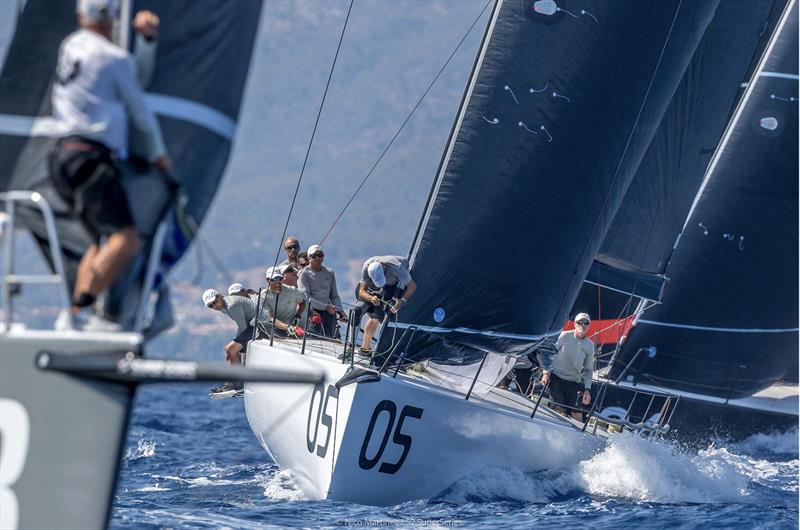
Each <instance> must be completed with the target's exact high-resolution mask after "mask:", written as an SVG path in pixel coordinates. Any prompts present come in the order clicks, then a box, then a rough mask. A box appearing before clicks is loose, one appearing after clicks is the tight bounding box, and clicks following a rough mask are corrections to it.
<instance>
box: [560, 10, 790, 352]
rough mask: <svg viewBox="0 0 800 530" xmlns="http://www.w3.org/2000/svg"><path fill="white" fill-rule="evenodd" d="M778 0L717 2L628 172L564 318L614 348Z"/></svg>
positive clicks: (661, 257)
mask: <svg viewBox="0 0 800 530" xmlns="http://www.w3.org/2000/svg"><path fill="white" fill-rule="evenodd" d="M785 5H786V2H785V0H777V1H773V0H761V1H753V2H722V3H721V4H720V5H719V7H718V8H717V10H716V12H715V13H714V18H713V19H712V20H711V23H710V24H709V26H708V29H707V30H706V33H705V35H704V36H703V38H702V40H701V41H700V44H699V45H698V47H697V51H696V52H695V55H694V57H693V58H692V61H691V63H690V64H689V67H688V68H687V69H686V72H685V73H684V75H683V79H682V80H681V83H680V85H679V86H678V89H677V90H676V92H675V95H674V96H673V98H672V101H671V103H670V106H669V108H668V109H667V111H666V113H665V114H664V117H663V119H662V120H661V124H660V126H659V128H658V131H657V132H656V134H655V136H654V137H653V141H652V142H651V144H650V147H649V148H648V150H647V153H646V154H645V157H644V159H643V160H642V163H641V165H640V166H639V170H638V171H637V172H636V175H635V177H634V178H633V181H632V182H631V185H630V187H629V188H628V191H627V193H626V194H625V198H624V199H623V200H622V203H621V205H620V207H619V209H618V210H617V213H616V215H615V217H614V221H613V222H612V224H611V227H610V228H609V230H608V233H607V234H606V236H605V239H604V240H603V243H602V245H601V246H600V249H599V250H598V254H597V256H595V262H594V263H593V264H592V267H591V269H590V270H589V274H588V276H587V278H586V284H585V285H584V286H583V287H582V288H581V292H580V295H579V296H578V298H577V299H576V301H575V303H574V304H573V308H572V311H571V315H575V314H577V313H579V312H587V313H589V314H590V315H591V316H592V318H593V319H594V322H593V325H592V327H591V329H590V335H591V337H592V340H594V341H595V343H603V344H613V345H615V344H616V343H617V342H618V341H619V339H620V338H621V337H622V336H623V335H624V334H625V331H626V328H627V326H628V324H629V322H627V321H625V320H623V319H625V318H626V317H629V316H630V315H632V314H633V312H634V310H635V309H636V307H637V304H638V302H639V300H638V298H637V299H631V297H630V295H634V296H636V297H642V298H647V299H649V300H660V299H661V296H662V294H663V289H664V283H665V280H666V270H667V265H668V263H669V257H670V255H671V253H672V249H673V247H674V245H675V241H676V239H677V237H678V234H679V233H680V231H681V229H682V227H683V223H684V221H685V220H686V216H687V214H688V213H689V207H690V206H691V204H692V201H693V200H694V197H695V195H696V194H697V190H698V189H699V187H700V184H701V182H702V180H703V176H704V175H705V172H706V169H707V168H708V165H709V163H710V161H711V157H712V156H713V154H714V151H715V148H716V146H717V145H718V144H719V141H720V139H721V138H722V134H723V133H724V131H725V127H726V125H727V124H728V122H729V121H730V118H731V116H732V115H733V112H734V110H735V109H736V103H737V102H738V100H739V99H740V98H741V96H742V94H743V93H744V88H743V85H744V86H746V81H747V80H748V79H749V78H750V76H751V75H752V73H753V70H754V69H755V67H756V65H757V63H758V59H759V58H760V57H761V55H762V54H763V51H764V48H765V47H766V44H767V42H768V41H769V37H770V35H771V32H772V31H773V30H774V28H775V25H776V24H777V22H778V20H779V19H780V16H781V13H782V12H783V8H784V7H785Z"/></svg>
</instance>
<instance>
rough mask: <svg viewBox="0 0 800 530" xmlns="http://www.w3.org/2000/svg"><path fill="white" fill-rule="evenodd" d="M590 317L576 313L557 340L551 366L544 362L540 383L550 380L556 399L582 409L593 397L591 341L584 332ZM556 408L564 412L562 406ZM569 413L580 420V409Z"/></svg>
mask: <svg viewBox="0 0 800 530" xmlns="http://www.w3.org/2000/svg"><path fill="white" fill-rule="evenodd" d="M590 323H591V319H590V318H589V315H587V314H586V313H578V314H577V315H576V316H575V329H573V330H570V331H563V332H561V335H559V337H558V340H556V348H557V349H558V353H557V354H556V356H555V359H553V362H552V366H551V367H547V366H544V368H545V369H544V370H543V372H542V384H545V385H546V384H547V383H548V381H549V382H550V387H549V389H550V397H551V398H552V399H553V401H554V402H555V403H560V404H562V405H567V406H569V407H575V408H579V409H582V408H583V407H586V406H588V405H589V403H590V402H591V400H592V393H591V388H592V372H593V370H594V343H593V342H592V341H591V340H590V339H589V337H587V336H586V333H587V331H588V330H589V324H590ZM556 410H558V411H559V412H561V413H562V414H563V413H564V409H563V408H562V407H556ZM572 417H573V418H575V419H576V420H578V421H582V419H583V416H582V413H581V411H579V410H573V411H572Z"/></svg>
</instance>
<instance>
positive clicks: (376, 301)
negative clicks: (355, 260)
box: [353, 256, 417, 355]
mask: <svg viewBox="0 0 800 530" xmlns="http://www.w3.org/2000/svg"><path fill="white" fill-rule="evenodd" d="M416 291H417V284H416V283H415V282H414V280H413V279H412V278H411V272H410V271H409V266H408V260H407V259H406V258H404V257H402V256H375V257H372V258H369V259H368V260H367V261H365V262H364V265H363V266H362V267H361V281H359V282H358V286H357V287H356V300H358V302H357V303H356V307H355V311H354V312H353V316H354V318H355V322H356V324H360V323H361V316H362V315H363V314H364V313H367V314H368V315H369V316H370V319H369V322H367V324H366V325H365V326H364V341H363V342H362V346H361V353H362V355H371V354H372V346H371V344H372V336H373V335H374V334H375V330H376V329H377V328H378V324H379V323H380V322H381V321H382V320H383V319H384V317H385V311H384V307H387V308H390V309H389V312H390V313H392V314H396V313H397V312H398V311H400V309H401V308H402V307H403V306H404V305H405V304H406V302H408V300H409V298H411V297H412V296H413V295H414V293H415V292H416Z"/></svg>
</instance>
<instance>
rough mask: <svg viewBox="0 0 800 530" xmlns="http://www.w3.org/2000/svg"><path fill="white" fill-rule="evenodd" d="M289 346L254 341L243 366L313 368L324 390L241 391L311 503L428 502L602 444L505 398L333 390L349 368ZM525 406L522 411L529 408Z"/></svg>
mask: <svg viewBox="0 0 800 530" xmlns="http://www.w3.org/2000/svg"><path fill="white" fill-rule="evenodd" d="M310 349H311V348H308V347H307V348H306V353H305V355H299V348H297V347H295V346H294V345H291V344H285V343H284V344H280V343H276V344H275V346H273V347H270V346H269V342H268V341H256V342H253V343H251V344H250V346H249V348H248V351H249V353H248V358H247V364H248V366H252V367H259V368H261V367H263V368H277V367H280V368H283V369H286V368H291V367H298V368H300V367H302V368H305V369H308V368H313V369H318V370H321V371H323V372H324V373H325V374H326V375H327V381H326V383H325V385H318V386H317V387H311V386H308V385H279V384H248V385H246V386H245V409H246V411H247V418H248V421H249V422H250V426H251V428H252V429H253V432H254V433H255V435H256V437H257V438H258V440H259V441H260V442H261V444H262V445H263V446H264V448H265V449H266V451H267V452H268V453H269V454H270V455H271V456H272V458H273V459H274V460H275V462H277V463H278V465H280V466H281V468H282V469H285V470H289V471H290V472H291V474H292V476H293V478H294V480H295V482H296V483H297V485H298V487H299V488H301V490H302V491H303V492H304V493H305V495H307V496H308V497H309V498H311V499H335V500H343V501H352V502H359V503H363V504H374V505H388V504H396V503H400V502H404V501H407V500H412V499H419V498H430V497H432V496H434V495H436V494H437V493H439V492H441V491H443V490H445V489H446V488H447V487H448V486H450V485H452V484H453V483H454V482H456V481H457V480H458V479H460V478H461V477H464V476H466V475H468V474H471V473H474V472H476V471H478V470H480V469H481V468H484V467H513V468H515V469H521V470H524V471H537V470H544V469H551V468H557V467H562V466H567V465H570V464H574V463H576V462H579V461H581V460H583V459H586V458H589V457H591V455H592V454H594V453H595V452H596V451H597V450H598V449H599V448H601V447H602V446H603V445H604V439H603V438H602V437H599V436H593V435H590V434H586V433H582V432H580V429H578V428H576V427H575V426H574V425H573V424H572V423H570V422H569V421H567V420H566V419H563V418H556V417H553V418H551V417H548V416H547V415H544V417H541V418H540V414H537V416H536V419H531V418H530V409H529V408H528V409H527V410H525V409H524V407H521V406H516V405H515V400H517V401H518V398H513V397H511V394H507V393H504V392H501V393H500V394H507V395H505V396H503V395H500V397H499V398H497V399H492V401H491V402H490V401H487V400H486V399H484V398H479V397H475V396H473V397H471V398H470V400H469V401H467V400H465V399H464V395H463V394H460V395H459V394H456V393H454V392H451V391H448V390H445V389H442V388H439V387H436V386H433V385H431V384H430V383H427V382H425V381H423V380H421V379H418V378H414V377H408V376H403V375H402V374H400V375H398V376H397V378H392V377H391V375H390V374H384V375H383V376H382V377H381V379H380V380H379V381H374V382H361V383H353V384H349V385H346V386H343V387H342V388H341V389H339V390H337V389H336V387H335V383H336V382H337V381H339V380H340V379H341V377H342V376H343V375H344V374H345V372H346V370H347V368H348V366H347V365H344V364H341V362H340V361H338V360H336V359H335V358H333V357H331V356H329V355H324V354H319V353H314V352H312V351H310ZM527 406H529V403H528V405H527Z"/></svg>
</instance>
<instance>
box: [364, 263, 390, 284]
mask: <svg viewBox="0 0 800 530" xmlns="http://www.w3.org/2000/svg"><path fill="white" fill-rule="evenodd" d="M367 274H368V275H369V277H370V279H371V280H372V283H374V284H375V287H377V288H379V289H380V288H381V287H383V286H384V285H386V275H385V274H383V265H381V262H380V261H373V262H372V263H370V264H369V266H368V267H367Z"/></svg>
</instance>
